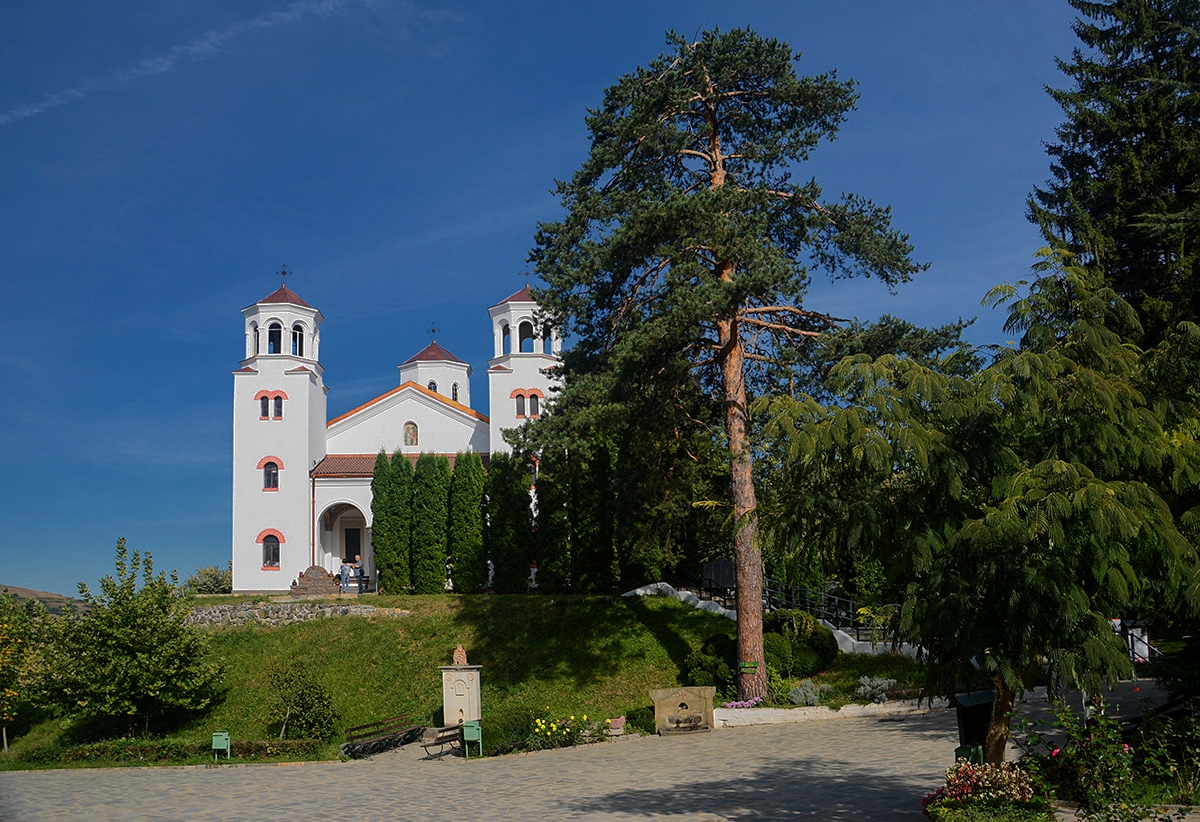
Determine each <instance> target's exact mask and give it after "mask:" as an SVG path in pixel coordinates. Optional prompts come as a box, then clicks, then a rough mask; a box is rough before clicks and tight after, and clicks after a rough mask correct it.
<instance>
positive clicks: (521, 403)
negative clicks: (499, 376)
mask: <svg viewBox="0 0 1200 822" xmlns="http://www.w3.org/2000/svg"><path fill="white" fill-rule="evenodd" d="M517 416H518V417H524V416H525V395H524V394H517Z"/></svg>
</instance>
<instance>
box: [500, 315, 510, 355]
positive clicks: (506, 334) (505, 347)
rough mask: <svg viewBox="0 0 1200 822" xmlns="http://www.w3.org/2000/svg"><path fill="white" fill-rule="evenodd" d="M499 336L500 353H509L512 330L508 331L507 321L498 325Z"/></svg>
mask: <svg viewBox="0 0 1200 822" xmlns="http://www.w3.org/2000/svg"><path fill="white" fill-rule="evenodd" d="M500 337H501V342H500V353H501V354H511V353H512V332H511V331H509V328H508V323H505V324H504V325H502V326H500Z"/></svg>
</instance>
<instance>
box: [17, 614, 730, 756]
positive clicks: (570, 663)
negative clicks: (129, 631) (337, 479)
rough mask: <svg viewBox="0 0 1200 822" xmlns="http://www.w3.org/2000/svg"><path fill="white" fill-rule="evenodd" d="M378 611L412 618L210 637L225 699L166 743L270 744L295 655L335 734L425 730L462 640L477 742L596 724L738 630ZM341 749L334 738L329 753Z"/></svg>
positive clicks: (644, 618) (666, 622)
mask: <svg viewBox="0 0 1200 822" xmlns="http://www.w3.org/2000/svg"><path fill="white" fill-rule="evenodd" d="M378 604H379V605H383V606H392V607H403V608H406V609H409V610H411V612H412V615H411V616H407V617H339V618H329V619H322V620H314V621H311V622H303V623H297V624H294V625H289V626H286V627H281V628H265V627H245V628H226V629H218V630H213V631H212V632H211V633H210V637H211V641H212V648H213V652H214V654H215V656H216V657H217V658H218V659H220V660H221V661H222V663H223V664H224V665H225V666H226V674H225V686H226V688H227V693H226V696H225V699H224V700H223V701H222V703H221V704H220V705H218V706H217V707H216V708H215V709H214V710H213V711H212V712H211V713H209V714H208V715H206V716H204V717H202V718H200V719H197V720H195V721H193V722H191V723H189V724H188V725H186V726H184V727H182V728H180V729H179V730H177V731H176V732H175V733H173V734H171V736H172V737H174V738H178V739H180V740H182V741H185V742H200V743H203V742H206V741H207V740H210V739H211V734H212V732H213V731H214V730H228V731H229V732H230V733H231V734H232V736H233V738H234V739H269V738H271V737H272V736H274V735H276V734H277V733H278V726H277V725H275V726H273V727H272V725H271V713H272V693H271V687H270V685H269V681H268V677H267V672H268V670H269V669H270V667H271V666H272V665H273V664H274V663H277V662H280V661H283V660H287V659H291V658H299V659H303V660H306V661H307V662H308V664H309V666H310V669H311V670H312V672H313V673H314V675H315V676H316V677H317V678H318V679H320V680H321V681H322V682H323V683H324V684H325V685H326V686H327V687H328V688H329V689H330V691H331V693H332V696H333V699H334V704H335V706H336V708H337V710H338V711H339V713H340V714H341V722H340V726H341V727H349V726H352V725H360V724H363V723H366V722H371V721H374V720H377V719H382V718H385V717H389V716H394V715H397V714H405V713H408V714H413V715H414V719H415V720H416V721H418V722H420V723H423V724H432V723H433V722H435V721H437V719H438V718H439V717H438V715H439V714H440V712H441V701H442V692H441V678H440V673H439V671H438V666H439V665H448V664H450V662H451V654H452V653H453V651H454V648H455V645H457V644H458V643H460V642H461V643H462V644H463V646H464V647H465V648H466V649H467V653H468V658H469V661H470V662H471V664H475V665H482V666H483V669H482V671H481V674H480V676H481V680H482V682H483V693H482V702H483V714H484V720H485V729H490V732H489V731H488V730H485V745H486V747H487V748H489V749H494V748H495V746H496V745H498V744H501V743H502V742H503V741H504V740H505V739H509V738H511V737H512V735H514V734H516V735H520V734H521V733H523V730H524V729H525V728H526V727H528V717H529V715H530V713H531V712H533V711H542V710H544V709H546V708H547V707H548V708H549V711H550V713H552V714H556V715H570V714H582V713H587V714H589V715H594V716H620V715H622V714H624V713H626V712H628V711H630V710H632V709H634V708H638V707H644V706H646V705H648V704H649V697H648V694H647V691H649V690H650V689H651V688H659V687H664V686H670V685H673V684H676V683H679V682H681V681H682V680H681V676H682V671H683V662H684V659H685V658H686V657H687V655H688V654H689V653H691V651H692V650H693V649H694V648H696V647H698V646H699V645H700V644H702V643H703V642H704V641H706V640H707V639H708V638H709V637H711V636H713V635H714V634H717V633H724V634H728V635H732V634H733V632H734V631H735V625H734V623H733V622H731V621H729V620H727V619H723V618H720V617H714V616H712V615H711V614H708V613H705V612H703V611H699V610H696V609H693V608H690V607H688V606H685V605H682V604H681V603H679V602H678V601H676V600H674V599H669V598H650V599H638V598H630V599H623V598H620V597H614V598H586V599H585V598H581V597H549V596H546V597H528V596H469V597H468V596H450V595H447V596H416V597H403V598H395V600H394V601H392V598H386V597H381V598H380V599H379V600H378ZM57 735H58V731H57V723H56V722H54V721H50V722H43V723H41V724H40V725H39V726H37V727H35V728H34V729H32V731H31V732H30V733H29V735H28V737H27V738H26V739H22V740H18V741H17V743H16V744H15V745H14V754H18V755H19V751H20V749H21V746H22V745H23V744H38V745H45V744H48V743H49V742H51V741H52V740H53V739H54V738H55V737H57ZM337 741H340V740H337ZM336 750H337V744H336V742H334V743H331V745H330V746H329V747H328V748H327V749H326V752H325V753H326V755H329V756H332V755H336ZM2 766H3V763H2V758H0V767H2Z"/></svg>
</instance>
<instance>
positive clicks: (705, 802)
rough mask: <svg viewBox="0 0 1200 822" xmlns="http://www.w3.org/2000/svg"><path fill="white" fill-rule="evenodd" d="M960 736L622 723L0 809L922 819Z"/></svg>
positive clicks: (144, 779)
mask: <svg viewBox="0 0 1200 822" xmlns="http://www.w3.org/2000/svg"><path fill="white" fill-rule="evenodd" d="M956 744H957V735H956V731H955V720H954V714H953V713H952V712H949V711H937V712H932V713H929V714H925V715H922V714H908V715H904V716H896V717H872V718H863V719H838V720H828V721H818V722H803V723H796V724H789V725H758V726H752V727H741V728H722V729H719V730H716V731H712V732H711V733H700V734H694V735H689V736H668V737H626V738H622V739H619V740H616V741H613V742H609V743H604V744H597V745H590V746H584V747H579V748H571V749H564V750H557V751H542V752H539V753H533V754H521V755H513V756H504V757H496V758H491V759H472V760H469V761H468V760H464V759H462V758H461V757H457V756H446V757H444V758H443V759H441V760H432V761H431V760H424V759H423V758H422V757H424V751H422V750H421V748H420V746H419V745H409V746H407V747H406V748H404V749H403V750H399V751H391V752H388V753H385V754H381V755H379V756H376V757H375V758H374V759H373V760H360V761H354V762H331V763H302V764H290V765H252V766H244V767H228V766H218V767H212V768H205V767H186V768H112V769H96V770H60V771H9V772H2V773H0V819H2V820H5V822H50V821H51V820H55V822H57V820H88V822H107V820H121V821H122V822H125V820H129V822H134V821H135V820H136V821H140V820H214V822H215V821H216V820H220V822H230V820H260V819H264V820H265V819H273V820H292V819H306V820H307V819H314V820H364V821H367V820H370V821H371V822H376V821H378V822H383V820H388V822H392V820H397V821H398V822H406V821H407V820H413V822H418V821H419V822H441V821H442V820H447V821H448V820H464V819H465V820H472V822H495V821H497V820H566V819H571V820H671V821H672V822H733V820H738V821H739V822H740V821H741V820H809V819H812V820H828V821H829V822H836V821H837V820H856V822H857V821H858V820H875V821H876V822H890V820H919V819H922V816H921V813H920V809H919V803H920V798H921V796H923V795H924V794H925V793H927V792H928V791H930V790H932V789H933V788H934V787H936V786H937V785H938V784H940V782H941V777H942V772H943V771H944V769H945V767H946V766H947V765H948V764H949V762H950V759H951V757H952V756H953V749H954V746H955V745H956Z"/></svg>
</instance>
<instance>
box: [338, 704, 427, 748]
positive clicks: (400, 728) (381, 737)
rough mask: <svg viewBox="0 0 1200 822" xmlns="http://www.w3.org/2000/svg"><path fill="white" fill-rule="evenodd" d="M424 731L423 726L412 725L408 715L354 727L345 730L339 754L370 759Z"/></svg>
mask: <svg viewBox="0 0 1200 822" xmlns="http://www.w3.org/2000/svg"><path fill="white" fill-rule="evenodd" d="M424 730H425V726H424V725H417V724H414V723H413V722H412V717H411V715H409V714H404V715H402V716H393V717H391V718H390V719H381V720H379V721H378V722H368V723H367V724H366V725H355V726H354V727H353V728H347V729H346V741H345V742H344V743H342V747H341V754H342V756H348V757H350V758H352V759H358V758H360V757H363V756H365V757H370V756H372V755H373V754H377V753H382V752H383V751H386V750H390V749H392V748H395V747H399V746H401V745H404V744H405V743H408V742H411V741H412V740H413V739H416V737H417V736H418V735H420V733H421V732H422V731H424Z"/></svg>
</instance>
